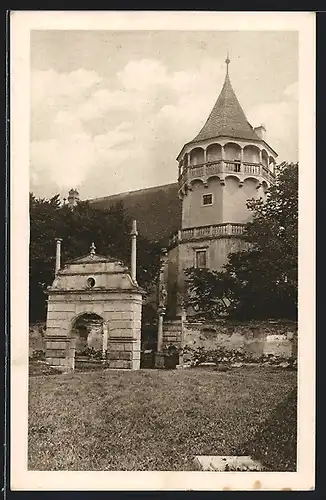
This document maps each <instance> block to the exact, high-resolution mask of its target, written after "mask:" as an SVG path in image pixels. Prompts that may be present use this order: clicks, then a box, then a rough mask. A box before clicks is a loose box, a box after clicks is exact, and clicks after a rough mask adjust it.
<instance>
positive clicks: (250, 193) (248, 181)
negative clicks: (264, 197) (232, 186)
mask: <svg viewBox="0 0 326 500" xmlns="http://www.w3.org/2000/svg"><path fill="white" fill-rule="evenodd" d="M258 185H259V181H258V179H255V177H246V178H245V180H244V181H243V186H242V189H243V191H244V193H246V197H247V198H252V197H254V196H255V195H256V191H257V187H258Z"/></svg>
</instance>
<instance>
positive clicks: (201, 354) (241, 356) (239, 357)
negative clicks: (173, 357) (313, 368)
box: [183, 346, 297, 369]
mask: <svg viewBox="0 0 326 500" xmlns="http://www.w3.org/2000/svg"><path fill="white" fill-rule="evenodd" d="M183 354H184V358H187V359H188V360H190V362H191V364H192V365H193V366H198V365H200V364H201V363H215V364H216V365H218V364H220V363H223V364H233V363H259V364H267V365H271V366H273V365H274V366H279V365H280V364H282V365H283V364H284V368H289V369H290V368H293V369H294V368H296V366H297V360H296V359H295V358H286V357H284V356H277V355H274V354H262V355H261V356H259V357H254V356H252V355H251V354H250V353H246V352H244V351H243V350H239V349H226V348H225V347H218V348H216V349H205V348H204V347H197V348H193V347H190V346H185V348H184V350H183ZM285 365H287V366H285Z"/></svg>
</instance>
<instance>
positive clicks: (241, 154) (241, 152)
mask: <svg viewBox="0 0 326 500" xmlns="http://www.w3.org/2000/svg"><path fill="white" fill-rule="evenodd" d="M240 163H241V165H240V172H243V148H241V149H240Z"/></svg>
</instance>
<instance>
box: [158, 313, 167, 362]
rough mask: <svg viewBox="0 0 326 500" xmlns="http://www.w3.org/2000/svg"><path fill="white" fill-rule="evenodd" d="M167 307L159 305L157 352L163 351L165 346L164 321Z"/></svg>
mask: <svg viewBox="0 0 326 500" xmlns="http://www.w3.org/2000/svg"><path fill="white" fill-rule="evenodd" d="M165 311H166V309H165V307H159V310H158V325H157V352H162V347H163V322H164V316H165Z"/></svg>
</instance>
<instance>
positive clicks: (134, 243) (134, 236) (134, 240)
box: [131, 220, 138, 282]
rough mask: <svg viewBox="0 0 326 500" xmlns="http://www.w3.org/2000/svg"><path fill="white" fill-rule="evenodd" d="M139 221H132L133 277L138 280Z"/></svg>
mask: <svg viewBox="0 0 326 500" xmlns="http://www.w3.org/2000/svg"><path fill="white" fill-rule="evenodd" d="M137 236H138V232H137V221H135V220H133V221H132V230H131V278H132V280H133V281H135V282H136V279H137V271H136V267H137Z"/></svg>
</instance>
